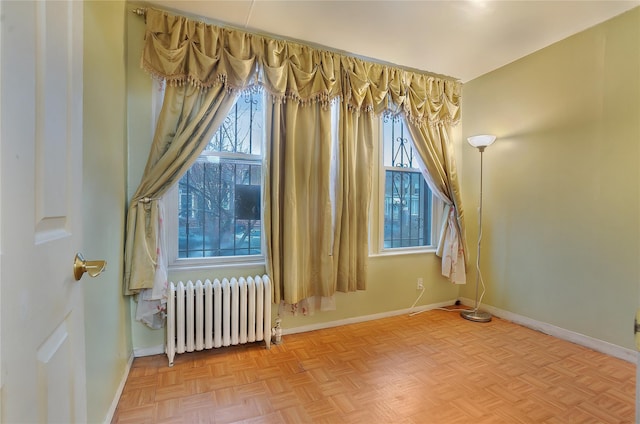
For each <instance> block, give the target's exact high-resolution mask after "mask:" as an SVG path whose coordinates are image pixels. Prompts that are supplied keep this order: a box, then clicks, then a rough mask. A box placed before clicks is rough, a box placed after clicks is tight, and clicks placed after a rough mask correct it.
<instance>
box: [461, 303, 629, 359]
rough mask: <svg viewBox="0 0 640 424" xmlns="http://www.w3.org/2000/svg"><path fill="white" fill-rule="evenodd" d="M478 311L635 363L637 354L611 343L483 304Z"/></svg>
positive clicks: (467, 304) (469, 304)
mask: <svg viewBox="0 0 640 424" xmlns="http://www.w3.org/2000/svg"><path fill="white" fill-rule="evenodd" d="M459 300H460V302H461V303H462V304H463V305H465V306H473V305H474V304H475V301H474V300H472V299H468V298H465V297H461V298H460V299H459ZM480 309H482V310H484V311H487V312H489V313H491V314H492V315H495V316H496V317H498V318H502V319H504V320H507V321H511V322H513V323H515V324H518V325H522V326H523V327H527V328H530V329H532V330H536V331H540V332H541V333H545V334H548V335H550V336H553V337H557V338H559V339H562V340H566V341H568V342H571V343H575V344H578V345H580V346H584V347H588V348H589V349H593V350H595V351H597V352H600V353H604V354H605V355H609V356H613V357H615V358H618V359H622V360H624V361H627V362H632V363H634V364H635V363H636V361H637V353H636V351H635V350H632V349H627V348H625V347H622V346H618V345H615V344H613V343H609V342H605V341H604V340H600V339H596V338H593V337H590V336H586V335H584V334H580V333H576V332H574V331H571V330H566V329H564V328H560V327H556V326H555V325H552V324H548V323H546V322H542V321H537V320H535V319H532V318H528V317H525V316H522V315H518V314H514V313H513V312H509V311H505V310H502V309H499V308H495V307H493V306H489V305H484V304H483V305H482V307H481V308H480Z"/></svg>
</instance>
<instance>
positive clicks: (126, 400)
mask: <svg viewBox="0 0 640 424" xmlns="http://www.w3.org/2000/svg"><path fill="white" fill-rule="evenodd" d="M634 403H635V365H634V364H631V363H628V362H625V361H622V360H619V359H616V358H612V357H609V356H607V355H603V354H601V353H598V352H594V351H592V350H590V349H587V348H584V347H581V346H578V345H575V344H572V343H569V342H566V341H562V340H559V339H556V338H554V337H551V336H548V335H545V334H542V333H539V332H536V331H533V330H529V329H527V328H524V327H521V326H518V325H516V324H513V323H510V322H507V321H504V320H501V319H497V318H494V319H493V321H491V322H490V323H474V322H470V321H467V320H464V319H462V318H461V317H460V316H459V315H458V313H455V312H445V311H440V310H433V311H428V312H424V313H422V314H419V315H415V316H413V317H409V316H397V317H391V318H385V319H381V320H376V321H369V322H365V323H359V324H352V325H347V326H342V327H337V328H331V329H326V330H318V331H313V332H308V333H301V334H292V335H287V336H284V343H283V344H281V345H278V346H274V345H272V347H271V349H270V350H267V349H265V347H264V343H260V344H249V345H243V346H235V347H229V348H222V349H214V350H208V351H203V352H197V353H189V354H183V355H178V356H176V360H175V365H174V366H173V367H172V368H169V367H168V365H167V358H166V356H164V355H157V356H150V357H144V358H137V359H135V360H134V362H133V365H132V368H131V372H130V375H129V378H128V380H127V383H126V385H125V388H124V391H123V393H122V396H121V399H120V403H119V405H118V408H117V410H116V413H115V415H114V419H113V423H118V424H125V423H136V424H140V423H235V422H242V423H332V424H333V423H336V424H337V423H366V424H375V423H385V424H386V423H400V424H403V423H406V424H409V423H426V424H439V423H443V424H456V423H464V424H469V423H473V424H487V423H491V424H494V423H505V424H515V423H549V424H568V423H632V422H633V421H634V419H635V406H634Z"/></svg>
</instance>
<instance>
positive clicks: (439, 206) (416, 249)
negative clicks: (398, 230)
mask: <svg viewBox="0 0 640 424" xmlns="http://www.w3.org/2000/svg"><path fill="white" fill-rule="evenodd" d="M383 119H384V116H380V118H379V120H378V146H379V149H378V249H377V251H376V252H374V253H373V256H392V255H406V254H416V253H433V252H435V251H436V250H437V248H438V239H439V236H440V229H441V226H442V219H443V214H444V206H445V205H444V202H443V201H442V200H441V199H440V198H439V197H438V196H436V195H435V194H433V191H431V209H432V210H431V222H430V225H431V241H430V244H428V245H425V246H409V247H384V207H385V188H386V184H385V182H386V171H402V170H411V171H412V172H415V171H417V172H421V171H420V169H418V168H398V167H392V166H385V165H384V149H385V146H384V142H385V140H384V130H383V125H384V123H383ZM416 154H417V153H416Z"/></svg>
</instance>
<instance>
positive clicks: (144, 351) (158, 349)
mask: <svg viewBox="0 0 640 424" xmlns="http://www.w3.org/2000/svg"><path fill="white" fill-rule="evenodd" d="M454 302H455V300H449V301H446V302H440V303H434V304H431V305H423V306H418V307H415V308H407V309H401V310H396V311H389V312H382V313H379V314H373V315H364V316H360V317H353V318H347V319H341V320H337V321H329V322H321V323H318V324H311V325H304V326H300V327H293V328H283V329H282V334H283V335H286V334H296V333H304V332H307V331H314V330H321V329H323V328H332V327H339V326H341V325H347V324H355V323H357V322H365V321H372V320H374V319H380V318H386V317H392V316H396V315H402V314H407V315H408V314H410V313H419V312H423V311H428V310H431V309H436V308H442V307H444V306H449V305H452V304H453V303H454ZM164 353H165V351H164V345H158V346H151V347H145V348H137V349H133V356H135V357H136V358H140V357H142V356H151V355H163V354H164Z"/></svg>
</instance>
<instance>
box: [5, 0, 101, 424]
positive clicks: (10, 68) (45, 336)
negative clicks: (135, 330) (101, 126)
mask: <svg viewBox="0 0 640 424" xmlns="http://www.w3.org/2000/svg"><path fill="white" fill-rule="evenodd" d="M82 8H83V5H82V2H79V1H74V0H68V1H1V2H0V16H1V17H2V18H1V22H0V25H1V31H0V54H1V60H0V63H1V65H0V81H1V84H0V95H1V99H2V101H1V104H0V112H1V113H0V119H1V121H0V127H1V130H0V164H1V166H0V224H1V227H0V302H1V303H0V304H1V308H0V324H1V326H0V337H1V339H0V340H1V348H0V364H1V374H0V385H1V390H2V396H1V399H2V406H1V409H2V412H1V414H2V415H1V417H0V421H2V422H3V423H14V422H15V423H18V422H26V423H37V422H60V423H72V422H84V421H86V389H85V386H86V381H85V380H86V379H85V374H86V372H85V357H84V323H83V317H84V315H83V314H84V312H83V294H82V284H85V283H83V282H82V281H85V280H86V279H88V277H87V276H86V275H85V276H84V277H83V279H82V280H81V281H75V279H74V277H73V272H72V264H73V259H74V256H75V253H76V251H79V250H80V247H81V242H82V235H81V229H82V220H81V218H82V216H81V206H82V203H81V195H82V185H81V177H82V48H83V45H82V22H83V16H82ZM87 253H90V252H87Z"/></svg>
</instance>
